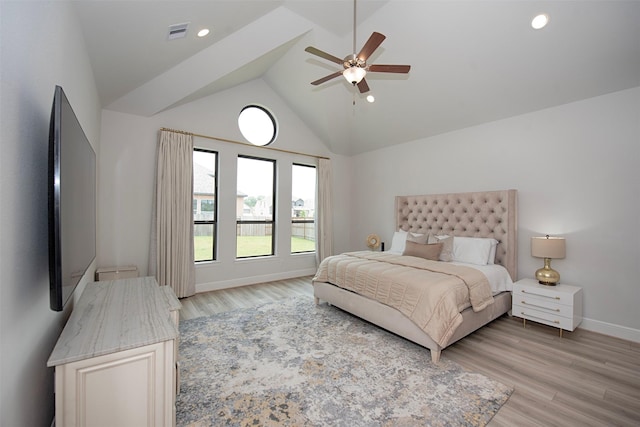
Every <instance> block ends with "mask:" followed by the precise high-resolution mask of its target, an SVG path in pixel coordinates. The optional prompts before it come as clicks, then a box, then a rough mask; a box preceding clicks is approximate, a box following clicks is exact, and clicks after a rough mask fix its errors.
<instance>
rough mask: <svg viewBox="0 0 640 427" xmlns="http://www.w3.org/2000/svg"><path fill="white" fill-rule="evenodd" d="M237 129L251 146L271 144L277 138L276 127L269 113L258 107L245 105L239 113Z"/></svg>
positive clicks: (274, 119) (273, 118)
mask: <svg viewBox="0 0 640 427" xmlns="http://www.w3.org/2000/svg"><path fill="white" fill-rule="evenodd" d="M238 127H239V128H240V132H241V133H242V136H244V138H245V139H246V140H247V141H249V142H250V143H252V144H253V145H260V146H265V145H269V144H271V143H272V142H273V141H275V140H276V137H277V136H278V125H277V122H276V118H275V117H274V116H273V114H271V111H269V110H267V109H266V108H265V107H262V106H260V105H247V106H246V107H244V108H243V109H242V110H241V111H240V115H239V116H238Z"/></svg>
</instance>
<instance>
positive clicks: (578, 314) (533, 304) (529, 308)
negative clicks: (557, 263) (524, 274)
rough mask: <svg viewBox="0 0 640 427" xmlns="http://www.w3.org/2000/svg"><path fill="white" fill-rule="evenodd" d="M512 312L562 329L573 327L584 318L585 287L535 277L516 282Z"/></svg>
mask: <svg viewBox="0 0 640 427" xmlns="http://www.w3.org/2000/svg"><path fill="white" fill-rule="evenodd" d="M512 301H513V302H512V306H511V312H512V314H513V315H514V316H516V317H521V318H522V319H523V325H526V322H527V320H532V321H534V322H538V323H544V324H545V325H549V326H554V327H556V328H559V329H560V336H562V330H563V329H564V330H566V331H573V330H575V329H576V328H577V327H578V325H579V324H580V322H581V321H582V288H581V287H579V286H571V285H564V284H557V285H556V286H545V285H541V284H539V283H538V282H537V281H536V280H533V279H522V280H518V281H517V282H515V283H514V284H513V298H512Z"/></svg>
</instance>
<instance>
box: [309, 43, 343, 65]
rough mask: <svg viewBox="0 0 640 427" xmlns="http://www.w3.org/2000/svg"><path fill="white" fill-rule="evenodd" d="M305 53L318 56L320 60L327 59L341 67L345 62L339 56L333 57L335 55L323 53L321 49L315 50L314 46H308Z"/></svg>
mask: <svg viewBox="0 0 640 427" xmlns="http://www.w3.org/2000/svg"><path fill="white" fill-rule="evenodd" d="M305 51H306V52H309V53H311V54H313V55H317V56H319V57H320V58H324V59H327V60H329V61H331V62H335V63H336V64H340V65H342V64H343V62H344V60H342V59H340V58H338V57H337V56H333V55H331V54H328V53H327V52H323V51H321V50H320V49H316V48H315V47H313V46H308V47H307V48H306V49H305Z"/></svg>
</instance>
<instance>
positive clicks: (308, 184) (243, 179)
mask: <svg viewBox="0 0 640 427" xmlns="http://www.w3.org/2000/svg"><path fill="white" fill-rule="evenodd" d="M207 156H209V159H207ZM211 158H212V157H211V154H209V153H203V152H199V151H196V152H194V157H193V159H194V162H196V163H199V164H200V165H202V166H204V167H205V168H207V169H212V167H211V163H210V162H211V160H210V159H211ZM207 160H208V161H207ZM207 163H209V164H207ZM272 167H273V163H271V162H267V161H260V160H255V159H247V158H240V161H239V162H238V190H239V191H241V192H243V193H245V194H247V195H248V196H260V195H267V194H271V190H272V188H273V181H272V179H271V177H272V176H273V173H272ZM293 174H294V175H293V177H292V181H293V185H292V196H293V198H294V199H299V198H300V199H303V200H309V199H314V198H315V186H316V169H315V168H311V167H294V168H293Z"/></svg>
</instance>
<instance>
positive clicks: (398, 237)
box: [388, 230, 407, 255]
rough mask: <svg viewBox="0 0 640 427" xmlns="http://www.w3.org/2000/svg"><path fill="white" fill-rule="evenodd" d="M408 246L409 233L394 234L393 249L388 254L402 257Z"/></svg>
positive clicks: (401, 231)
mask: <svg viewBox="0 0 640 427" xmlns="http://www.w3.org/2000/svg"><path fill="white" fill-rule="evenodd" d="M406 244H407V232H406V231H403V230H400V231H396V232H395V233H393V239H391V248H389V250H388V252H390V253H392V254H397V255H402V253H403V252H404V247H405V245H406Z"/></svg>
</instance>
